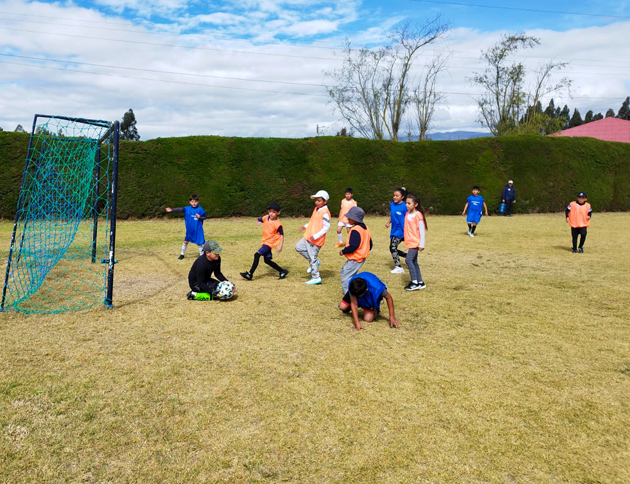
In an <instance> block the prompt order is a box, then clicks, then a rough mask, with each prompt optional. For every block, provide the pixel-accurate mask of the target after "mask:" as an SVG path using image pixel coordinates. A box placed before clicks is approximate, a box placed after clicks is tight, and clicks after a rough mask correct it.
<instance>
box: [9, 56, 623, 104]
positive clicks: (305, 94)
mask: <svg viewBox="0 0 630 484" xmlns="http://www.w3.org/2000/svg"><path fill="white" fill-rule="evenodd" d="M0 64H10V65H16V66H22V67H30V68H35V69H50V70H56V71H62V72H76V73H79V74H90V75H94V76H106V77H116V78H122V79H135V80H141V81H154V82H163V83H168V84H179V85H184V86H198V87H210V88H220V89H232V90H237V91H254V92H268V93H273V94H283V95H297V96H316V97H326V98H327V97H328V95H326V94H313V93H305V92H295V91H275V90H269V89H254V88H247V87H236V86H216V85H212V84H200V83H194V82H186V81H170V80H166V79H155V78H151V77H138V76H126V75H122V74H109V73H102V72H91V71H83V70H78V69H65V68H61V67H51V66H42V65H33V64H20V63H18V62H9V61H3V60H0ZM321 87H324V86H321ZM440 92H441V93H442V94H447V95H453V96H468V97H473V96H481V95H482V94H483V93H474V92H452V91H440ZM556 97H557V98H558V99H564V97H563V96H556ZM570 98H571V99H612V100H614V99H619V98H618V97H605V96H570Z"/></svg>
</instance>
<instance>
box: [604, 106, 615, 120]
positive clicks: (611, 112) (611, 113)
mask: <svg viewBox="0 0 630 484" xmlns="http://www.w3.org/2000/svg"><path fill="white" fill-rule="evenodd" d="M606 117H607V118H614V117H615V110H614V109H612V108H610V109H609V110H608V111H606Z"/></svg>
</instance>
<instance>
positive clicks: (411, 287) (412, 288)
mask: <svg viewBox="0 0 630 484" xmlns="http://www.w3.org/2000/svg"><path fill="white" fill-rule="evenodd" d="M415 287H416V285H415V284H414V283H413V282H410V283H409V284H407V285H406V286H405V291H415Z"/></svg>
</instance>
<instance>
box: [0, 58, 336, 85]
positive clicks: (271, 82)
mask: <svg viewBox="0 0 630 484" xmlns="http://www.w3.org/2000/svg"><path fill="white" fill-rule="evenodd" d="M0 56H3V57H15V58H18V59H29V60H36V61H43V62H56V63H60V64H75V65H80V66H90V67H105V68H108V69H126V70H130V71H137V72H153V73H156V74H173V75H177V76H191V77H203V78H209V79H224V80H230V81H247V82H264V83H269V84H288V85H292V86H309V87H324V86H323V85H322V84H313V83H308V82H291V81H270V80H267V79H246V78H243V77H228V76H211V75H208V74H195V73H190V72H175V71H162V70H157V69H142V68H139V67H124V66H114V65H108V64H93V63H90V62H78V61H70V60H59V59H48V58H46V57H32V56H27V55H17V54H2V53H0ZM78 72H83V71H78Z"/></svg>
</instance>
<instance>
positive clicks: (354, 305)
mask: <svg viewBox="0 0 630 484" xmlns="http://www.w3.org/2000/svg"><path fill="white" fill-rule="evenodd" d="M350 312H351V313H352V322H353V323H354V328H353V329H355V330H357V331H358V330H360V329H365V328H364V327H363V326H361V323H360V322H359V300H358V299H357V297H356V296H350Z"/></svg>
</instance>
